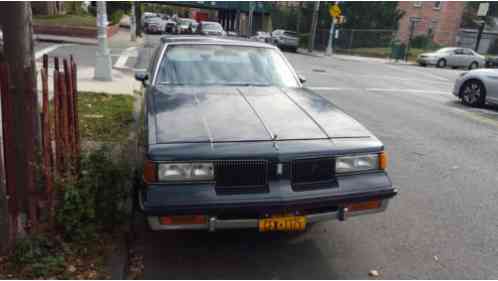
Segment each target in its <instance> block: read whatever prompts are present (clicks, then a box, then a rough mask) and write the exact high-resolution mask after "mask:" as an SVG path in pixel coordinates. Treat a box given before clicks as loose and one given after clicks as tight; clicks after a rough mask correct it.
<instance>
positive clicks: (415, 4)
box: [413, 1, 422, 7]
mask: <svg viewBox="0 0 498 281" xmlns="http://www.w3.org/2000/svg"><path fill="white" fill-rule="evenodd" d="M413 7H422V1H413Z"/></svg>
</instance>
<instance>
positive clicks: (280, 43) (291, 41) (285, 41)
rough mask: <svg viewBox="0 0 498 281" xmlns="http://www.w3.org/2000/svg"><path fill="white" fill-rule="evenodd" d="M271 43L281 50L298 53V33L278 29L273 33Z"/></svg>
mask: <svg viewBox="0 0 498 281" xmlns="http://www.w3.org/2000/svg"><path fill="white" fill-rule="evenodd" d="M271 42H272V43H273V44H274V45H276V46H277V47H278V48H280V49H289V50H291V51H293V52H297V48H298V47H299V37H298V35H297V33H296V32H294V31H289V30H283V29H277V30H274V31H273V32H272V33H271Z"/></svg>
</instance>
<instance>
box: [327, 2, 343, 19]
mask: <svg viewBox="0 0 498 281" xmlns="http://www.w3.org/2000/svg"><path fill="white" fill-rule="evenodd" d="M341 13H342V11H341V8H339V5H337V4H334V5H332V6H330V7H329V14H330V16H331V17H334V18H337V17H338V16H340V15H341Z"/></svg>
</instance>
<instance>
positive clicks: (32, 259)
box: [0, 234, 115, 280]
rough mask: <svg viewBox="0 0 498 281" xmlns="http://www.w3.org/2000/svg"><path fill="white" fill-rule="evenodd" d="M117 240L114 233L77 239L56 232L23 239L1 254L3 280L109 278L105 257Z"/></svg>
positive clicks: (0, 266)
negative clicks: (92, 238)
mask: <svg viewBox="0 0 498 281" xmlns="http://www.w3.org/2000/svg"><path fill="white" fill-rule="evenodd" d="M114 239H115V238H114V237H113V236H112V235H111V234H99V236H98V237H97V238H96V239H94V240H88V241H75V242H66V241H63V240H62V239H61V237H59V236H58V235H53V234H37V235H34V236H31V237H29V238H23V239H21V240H19V241H18V242H17V244H16V249H15V250H14V251H13V252H12V254H11V255H9V256H4V257H0V279H51V280H55V279H110V277H111V276H110V273H109V272H108V270H107V267H106V258H107V257H109V255H110V254H111V252H112V251H113V247H114V246H113V245H114V244H113V240H114Z"/></svg>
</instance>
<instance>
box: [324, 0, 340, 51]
mask: <svg viewBox="0 0 498 281" xmlns="http://www.w3.org/2000/svg"><path fill="white" fill-rule="evenodd" d="M338 4H339V1H335V4H334V6H333V8H337V9H338V10H339V12H338V14H335V13H336V12H331V15H330V16H331V22H330V30H329V40H328V43H327V49H326V50H325V54H326V55H327V56H331V55H332V53H334V48H333V46H332V45H333V41H334V36H335V22H336V20H337V17H338V16H339V15H340V9H339V8H338V7H339V6H337V5H338ZM332 10H333V9H332Z"/></svg>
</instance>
